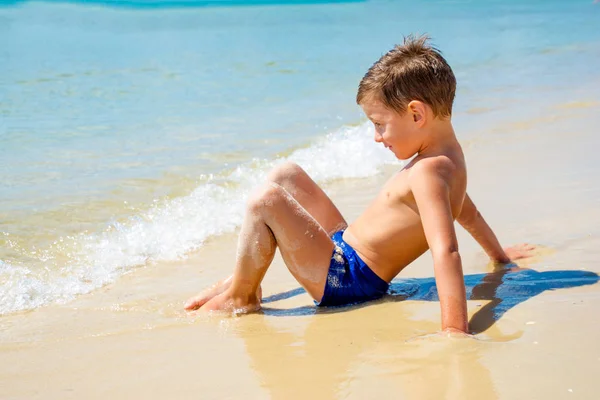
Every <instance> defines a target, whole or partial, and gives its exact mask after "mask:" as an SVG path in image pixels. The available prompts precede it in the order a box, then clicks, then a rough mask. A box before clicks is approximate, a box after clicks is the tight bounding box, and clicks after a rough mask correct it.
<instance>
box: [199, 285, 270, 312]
mask: <svg viewBox="0 0 600 400" xmlns="http://www.w3.org/2000/svg"><path fill="white" fill-rule="evenodd" d="M258 291H260V288H259V290H258ZM258 291H257V292H258ZM202 309H203V310H205V311H222V312H226V313H231V314H235V315H238V314H248V313H252V312H256V311H259V310H260V300H259V298H258V297H257V296H256V295H254V296H250V297H248V296H243V297H239V296H235V295H234V294H232V293H230V291H225V292H223V293H221V294H219V295H217V296H215V297H213V298H212V299H210V300H209V301H207V302H206V303H205V304H204V306H203V307H202Z"/></svg>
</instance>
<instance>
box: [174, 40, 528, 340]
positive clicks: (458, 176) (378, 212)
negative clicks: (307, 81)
mask: <svg viewBox="0 0 600 400" xmlns="http://www.w3.org/2000/svg"><path fill="white" fill-rule="evenodd" d="M427 40H428V38H427V37H419V38H414V37H412V36H409V37H408V38H405V39H404V44H403V45H402V46H396V47H395V48H394V49H392V50H390V51H389V52H388V53H387V54H385V55H383V56H382V57H381V58H380V59H379V61H377V62H376V63H375V64H374V65H373V66H372V67H371V68H370V69H369V70H368V72H367V73H366V75H365V76H364V78H363V79H362V81H361V82H360V85H359V88H358V94H357V98H356V101H357V103H358V104H359V105H360V106H361V107H362V109H363V111H364V112H365V114H366V115H367V117H368V118H369V120H371V121H372V122H373V124H374V125H375V141H376V142H378V143H381V144H383V145H384V146H385V147H386V148H388V149H389V150H390V151H392V152H393V153H394V155H395V156H396V157H397V158H399V159H402V160H406V159H409V158H411V157H413V156H415V155H416V156H415V157H414V158H413V159H412V161H411V162H410V163H409V164H408V165H407V166H406V167H405V168H404V169H402V170H401V171H400V172H398V173H397V174H396V175H394V176H393V177H392V178H391V179H390V180H389V181H388V182H387V183H386V184H385V185H384V187H383V189H382V191H381V192H380V193H379V195H378V196H377V197H376V198H375V199H374V200H373V202H372V203H371V204H370V205H369V207H368V208H367V210H366V211H365V212H364V213H363V214H362V215H361V216H360V217H359V218H358V219H357V220H356V221H355V222H354V223H352V224H351V225H349V226H348V224H347V223H346V221H345V220H344V218H343V217H342V215H341V214H340V212H339V211H338V209H337V208H336V206H335V205H334V204H333V203H332V201H331V200H330V199H329V198H328V197H327V195H326V194H325V193H324V192H323V190H322V189H321V188H320V187H319V186H317V184H315V182H314V181H313V180H312V179H311V178H310V177H309V176H308V175H307V174H306V173H305V172H304V171H303V170H302V169H301V168H300V167H299V166H297V165H295V164H291V163H288V164H285V165H282V166H280V167H278V168H276V169H274V170H273V171H271V173H270V174H269V177H268V183H267V184H266V185H265V186H264V187H262V188H261V189H260V190H258V191H257V192H256V193H255V194H254V195H253V196H252V197H251V198H250V200H249V201H248V205H247V211H246V216H245V219H244V222H243V224H242V228H241V231H240V236H239V242H238V253H237V261H236V265H235V269H234V272H233V275H232V276H231V277H229V278H228V279H226V280H224V281H222V282H219V283H217V284H216V285H215V286H213V287H212V288H210V289H208V290H207V291H205V292H204V293H202V294H201V295H199V296H197V297H194V298H192V299H190V300H188V302H187V304H186V306H185V308H186V309H187V310H194V309H197V308H200V307H202V308H203V309H206V310H223V311H229V312H236V313H239V312H252V311H257V310H259V309H260V283H261V281H262V279H263V277H264V275H265V273H266V272H267V269H268V267H269V265H270V264H271V261H272V260H273V257H274V255H275V249H276V248H277V247H278V248H279V250H280V253H281V255H282V257H283V260H284V262H285V264H286V265H287V267H288V269H289V270H290V272H291V273H292V275H293V276H294V277H295V278H296V280H297V281H298V282H299V283H300V284H301V285H302V286H303V287H304V289H306V291H307V292H308V294H309V295H310V296H312V298H313V299H314V300H315V302H317V304H318V305H319V306H328V305H344V304H351V303H356V302H362V301H368V300H373V299H376V298H379V297H382V296H383V295H384V294H385V293H386V291H387V289H388V285H389V282H390V281H391V280H392V279H393V278H394V277H395V276H396V275H397V274H398V273H399V272H400V271H402V269H404V267H406V266H407V265H408V264H410V263H411V262H412V261H414V260H415V259H416V258H417V257H419V256H420V255H421V254H423V253H424V252H425V251H427V249H430V250H431V254H432V256H433V265H434V272H435V279H436V284H437V290H438V294H439V299H440V305H441V313H442V330H445V331H456V332H467V329H468V327H467V302H466V294H465V286H464V281H463V273H462V265H461V259H460V255H459V253H458V243H457V240H456V234H455V231H454V220H455V219H456V220H457V221H458V222H459V223H460V224H461V225H462V226H463V227H465V228H466V229H467V231H468V232H469V233H470V234H471V235H472V236H473V237H474V238H475V239H476V240H477V241H478V242H479V244H481V246H482V247H483V248H484V250H485V251H486V253H487V254H488V255H489V257H490V258H491V259H492V260H493V261H495V262H499V263H507V262H509V261H510V260H511V258H513V259H516V258H521V257H524V256H526V255H527V254H526V251H527V250H530V249H529V248H523V249H519V248H513V249H507V251H505V250H503V249H502V247H501V246H500V244H499V243H498V240H497V239H496V237H495V235H494V233H493V232H492V230H491V229H490V228H489V226H488V225H487V224H486V222H485V221H484V219H483V218H482V217H481V215H480V214H479V213H478V211H477V209H476V207H475V205H474V204H473V202H472V201H471V199H470V198H469V196H468V195H467V194H466V187H467V172H466V165H465V160H464V156H463V152H462V149H461V147H460V145H459V143H458V141H457V139H456V137H455V135H454V130H453V128H452V123H451V118H450V117H451V113H452V103H453V101H454V93H455V89H456V79H455V77H454V74H453V72H452V69H451V68H450V66H449V65H448V64H447V62H446V60H445V59H444V58H443V57H442V55H441V54H440V52H439V51H438V50H437V49H435V48H433V47H431V46H429V45H428V43H427Z"/></svg>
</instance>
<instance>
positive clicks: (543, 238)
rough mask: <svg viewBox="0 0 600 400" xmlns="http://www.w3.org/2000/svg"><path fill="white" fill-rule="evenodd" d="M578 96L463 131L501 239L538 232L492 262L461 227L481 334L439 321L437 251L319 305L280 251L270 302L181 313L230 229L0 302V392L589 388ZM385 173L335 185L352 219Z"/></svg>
mask: <svg viewBox="0 0 600 400" xmlns="http://www.w3.org/2000/svg"><path fill="white" fill-rule="evenodd" d="M577 101H578V102H577V103H575V102H569V103H566V102H565V104H561V105H557V106H556V107H554V108H553V109H552V110H547V111H548V115H550V116H549V117H548V118H542V119H540V118H537V117H536V118H535V119H532V120H526V119H524V120H513V121H510V122H507V123H506V124H504V125H502V124H496V125H494V126H490V128H489V130H488V132H482V133H481V134H478V135H473V137H476V139H472V140H468V141H466V142H464V143H463V145H464V148H465V154H466V157H467V161H468V165H469V189H468V190H469V193H470V195H471V197H472V198H473V199H474V201H475V203H476V204H477V205H478V207H479V209H480V211H481V212H482V214H483V215H484V216H485V218H486V219H487V220H488V222H489V223H490V225H491V226H492V227H493V229H494V230H495V231H496V233H497V234H498V236H499V238H500V240H501V242H502V243H503V244H504V245H505V246H508V245H512V244H517V243H521V242H530V243H536V244H538V245H540V248H539V251H538V255H537V257H535V258H533V259H531V260H528V261H527V262H523V263H520V267H521V268H522V269H521V270H514V271H507V270H494V267H493V266H492V265H490V264H489V263H488V262H487V260H486V257H485V256H484V254H483V253H482V251H481V250H480V249H479V248H478V246H477V245H476V243H475V242H474V241H473V240H472V239H470V238H469V237H468V236H467V235H466V234H465V232H464V231H463V230H462V229H461V228H457V229H458V234H459V243H460V248H461V254H462V258H463V264H464V271H465V283H466V285H467V288H468V295H469V298H470V300H469V302H468V307H469V314H470V316H471V321H470V323H471V328H472V330H473V331H474V332H475V333H476V335H475V336H474V338H471V339H464V338H448V337H443V336H440V335H438V334H436V332H437V331H438V330H439V327H440V312H439V303H438V302H437V298H436V295H435V291H434V290H433V288H434V281H433V278H432V274H433V269H432V263H431V260H430V255H429V254H428V253H427V254H425V255H424V256H423V257H421V258H420V259H418V260H417V261H416V262H415V263H414V264H413V265H411V266H410V267H408V268H407V269H406V270H405V271H403V272H402V274H401V275H400V276H399V277H398V278H397V279H396V280H395V281H394V282H393V284H392V286H391V292H392V294H391V295H390V296H388V297H387V298H385V299H384V300H381V301H377V302H373V303H369V304H365V305H361V306H355V307H347V308H339V309H329V310H324V311H320V310H316V309H315V308H314V306H313V305H312V302H311V300H310V299H309V297H308V296H307V295H306V294H305V293H303V292H302V291H301V290H299V286H298V285H297V284H296V283H295V281H294V280H293V278H292V277H291V276H290V274H289V273H288V272H287V270H286V269H285V266H284V265H283V263H282V261H281V259H280V258H279V256H277V257H276V260H275V263H274V264H273V265H272V267H271V269H270V271H269V272H268V274H267V277H266V279H265V281H264V283H263V288H264V300H265V301H264V303H263V307H264V311H263V313H261V314H255V315H250V316H244V317H239V318H222V317H215V316H212V317H210V316H206V315H204V314H201V313H200V314H186V313H184V312H183V311H182V305H183V302H184V301H185V300H186V299H187V298H188V297H189V296H191V295H193V294H195V293H196V292H198V291H199V290H201V289H202V288H203V287H205V286H206V285H208V284H210V283H212V282H213V281H215V280H217V279H219V278H222V277H224V276H225V275H226V274H227V273H228V272H229V271H230V269H231V266H232V265H233V257H234V256H235V251H234V247H235V242H236V238H235V235H228V236H223V237H218V238H214V239H213V240H211V241H209V242H208V243H207V245H206V246H204V247H203V248H202V249H201V250H200V251H198V252H197V253H195V254H192V255H190V257H189V258H188V259H187V260H185V261H180V262H173V263H162V264H160V265H152V266H146V267H143V268H140V269H137V270H135V271H134V272H132V273H130V274H128V275H126V276H124V277H122V278H121V279H119V281H118V282H116V283H115V284H112V285H109V286H106V287H104V288H102V289H100V290H98V291H96V292H94V293H92V294H89V295H84V296H81V297H79V298H78V299H77V300H76V301H73V302H70V303H68V304H64V305H52V306H48V307H44V308H41V309H39V310H36V311H33V312H27V313H21V314H14V315H9V316H4V317H2V318H0V359H1V360H2V362H1V363H0V398H3V399H4V398H7V399H8V398H10V399H37V398H43V399H71V398H77V399H79V398H86V399H96V398H98V399H100V398H114V399H129V398H149V399H160V398H202V399H224V398H235V399H237V398H274V399H296V398H298V399H301V398H302V399H305V398H311V399H313V398H314V399H332V398H351V399H364V398H383V399H496V398H499V399H514V398H528V399H565V398H574V399H596V398H597V397H598V393H597V392H598V389H597V383H596V379H597V378H596V377H597V375H598V373H599V372H600V342H599V341H598V340H597V332H598V309H599V307H600V285H599V284H598V274H599V273H600V228H599V224H598V221H600V207H598V204H599V200H600V184H599V183H598V182H599V181H598V176H600V159H599V158H598V157H597V151H598V150H597V149H598V148H600V147H599V145H600V136H599V135H598V133H599V132H598V127H599V126H600V117H599V115H600V105H599V104H598V103H597V102H590V101H589V100H588V99H587V98H585V99H578V100H577ZM485 112H486V111H485V110H482V111H481V112H480V114H483V115H485ZM550 112H552V114H550ZM480 114H477V115H480ZM472 117H473V115H470V116H462V117H461V116H458V119H460V118H472ZM455 119H456V118H455ZM393 172H394V171H393V170H391V169H390V170H388V171H386V172H385V174H382V176H380V177H377V178H373V179H368V180H352V181H339V182H334V183H332V184H330V185H329V186H328V188H327V190H328V192H329V193H330V195H331V196H332V197H333V198H334V200H335V201H336V203H337V204H339V207H340V209H341V210H342V212H343V214H344V215H345V216H346V218H347V219H348V220H349V221H352V220H353V219H354V218H356V216H357V215H358V214H359V213H360V211H361V210H363V209H364V207H366V205H367V204H368V202H369V200H370V199H371V198H372V197H373V196H374V194H375V193H376V191H377V189H378V188H379V187H380V186H381V185H382V183H383V182H384V181H385V179H387V178H388V177H389V176H390V175H391V174H392V173H393Z"/></svg>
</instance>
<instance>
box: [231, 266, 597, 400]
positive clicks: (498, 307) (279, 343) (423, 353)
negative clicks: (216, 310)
mask: <svg viewBox="0 0 600 400" xmlns="http://www.w3.org/2000/svg"><path fill="white" fill-rule="evenodd" d="M597 281H598V275H597V274H595V273H592V272H587V271H547V272H538V271H534V270H527V269H520V268H516V267H515V268H512V269H510V268H502V269H498V270H496V271H494V272H491V273H488V274H476V275H467V276H466V277H465V283H466V285H467V290H468V292H467V293H468V295H469V298H470V299H471V300H487V301H489V302H488V303H487V304H486V305H484V306H483V307H482V308H480V309H479V310H478V311H477V312H475V313H474V315H473V316H472V317H471V320H470V326H471V329H472V330H473V331H474V332H475V333H481V332H484V331H486V330H488V329H489V328H490V327H492V326H493V325H494V323H495V322H496V321H498V320H499V319H500V318H501V317H502V316H503V315H504V314H505V313H506V311H508V310H509V309H511V308H513V307H514V306H516V305H518V304H519V303H521V302H523V301H525V300H527V299H529V298H531V297H534V296H536V295H538V294H540V293H542V292H544V291H547V290H555V289H560V288H570V287H576V286H583V285H591V284H595V283H596V282H597ZM300 293H302V290H301V289H295V290H292V291H289V292H285V293H280V294H278V295H274V296H270V297H267V298H265V303H267V304H265V311H264V314H263V315H258V316H255V318H252V320H251V321H250V320H247V321H246V322H245V323H248V324H251V325H252V326H246V327H245V328H244V329H241V330H238V336H240V337H241V338H242V339H243V340H244V342H245V345H246V350H247V353H248V354H249V356H250V363H251V366H252V368H253V369H254V370H255V371H256V372H257V374H258V377H259V380H260V383H261V386H262V387H264V388H265V389H267V390H269V392H270V394H271V397H272V398H274V399H293V398H323V399H333V398H374V397H379V398H407V399H417V398H418V399H430V398H431V399H442V398H445V399H450V398H485V399H494V398H497V397H498V394H497V391H496V386H495V385H496V382H495V380H494V376H493V375H492V374H491V372H490V370H489V369H488V367H487V364H486V357H487V355H488V354H489V353H490V351H491V350H492V349H494V350H496V349H498V347H501V346H505V345H506V343H503V342H504V341H506V340H510V339H512V338H515V335H512V336H510V337H501V335H500V336H499V335H498V334H497V333H496V334H494V335H492V338H493V339H496V337H498V339H499V340H478V339H477V336H476V337H475V338H468V339H464V338H462V339H461V338H450V339H448V338H446V337H443V336H441V335H439V334H435V333H433V334H432V332H436V330H437V329H438V328H439V325H438V324H439V321H437V319H436V318H435V315H436V313H435V312H431V313H430V314H428V315H427V317H423V315H419V314H423V312H424V311H423V303H421V302H420V301H428V302H431V303H430V304H431V310H429V308H428V307H427V310H426V311H425V312H426V313H427V312H428V311H434V310H436V309H437V307H438V306H437V304H435V302H437V292H436V289H435V281H434V279H433V278H425V279H403V280H398V281H394V282H393V283H392V285H391V288H390V293H391V294H390V295H389V296H387V298H386V299H384V300H381V301H378V302H373V303H369V304H363V305H359V306H354V307H345V308H336V309H326V310H321V309H316V308H314V307H308V306H305V307H295V308H287V309H279V308H273V307H270V303H273V302H276V301H281V300H285V299H287V298H290V297H294V296H296V295H298V294H300ZM398 301H402V303H401V306H400V307H399V305H398V304H397V302H398ZM345 311H352V312H345ZM310 314H313V315H312V316H309V315H310ZM314 314H316V315H314ZM276 317H278V318H276ZM279 317H287V318H279ZM257 332H260V334H257ZM419 332H421V333H423V335H422V336H417V337H416V338H415V333H417V334H418V333H419ZM427 333H429V334H427ZM519 336H520V334H518V335H516V337H519ZM265 338H268V339H267V340H265Z"/></svg>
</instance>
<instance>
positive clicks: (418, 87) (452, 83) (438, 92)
mask: <svg viewBox="0 0 600 400" xmlns="http://www.w3.org/2000/svg"><path fill="white" fill-rule="evenodd" d="M429 40H430V38H429V37H428V36H426V35H423V36H419V37H415V36H413V35H409V36H407V37H405V38H404V43H403V44H402V45H397V46H395V47H394V48H393V49H392V50H390V51H388V52H387V53H386V54H384V55H383V56H382V57H381V58H380V59H379V60H377V62H376V63H375V64H373V65H372V66H371V68H369V70H368V71H367V73H366V74H365V76H364V77H363V78H362V80H361V81H360V84H359V85H358V93H357V94H356V103H358V104H362V103H363V102H364V101H369V100H378V101H381V102H382V103H383V104H384V105H385V106H386V107H387V108H389V109H392V110H395V111H397V112H399V113H404V112H405V111H406V107H407V105H408V103H410V102H411V101H412V100H419V101H422V102H423V103H426V104H428V105H429V106H430V107H431V109H432V110H433V114H434V115H435V116H440V117H449V116H450V115H451V114H452V103H453V102H454V94H455V92H456V78H455V77H454V73H453V72H452V68H450V66H449V65H448V63H447V62H446V60H445V59H444V57H442V54H441V52H440V51H439V50H438V49H436V48H435V47H433V46H431V45H430V44H429V43H428V41H429Z"/></svg>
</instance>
